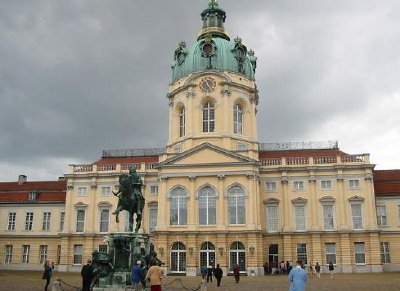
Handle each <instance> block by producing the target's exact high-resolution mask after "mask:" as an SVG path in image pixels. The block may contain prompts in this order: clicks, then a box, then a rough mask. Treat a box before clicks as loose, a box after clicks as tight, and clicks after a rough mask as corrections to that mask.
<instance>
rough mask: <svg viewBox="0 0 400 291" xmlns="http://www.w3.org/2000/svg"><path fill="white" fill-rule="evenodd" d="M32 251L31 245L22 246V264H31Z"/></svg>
mask: <svg viewBox="0 0 400 291" xmlns="http://www.w3.org/2000/svg"><path fill="white" fill-rule="evenodd" d="M30 250H31V246H30V245H23V246H22V263H23V264H28V263H29V252H30Z"/></svg>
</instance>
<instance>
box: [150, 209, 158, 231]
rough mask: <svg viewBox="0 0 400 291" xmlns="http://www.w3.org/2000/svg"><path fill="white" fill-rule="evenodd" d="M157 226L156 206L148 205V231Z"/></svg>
mask: <svg viewBox="0 0 400 291" xmlns="http://www.w3.org/2000/svg"><path fill="white" fill-rule="evenodd" d="M156 226H157V207H154V206H152V207H149V231H154V230H156Z"/></svg>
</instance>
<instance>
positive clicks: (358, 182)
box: [349, 179, 361, 189]
mask: <svg viewBox="0 0 400 291" xmlns="http://www.w3.org/2000/svg"><path fill="white" fill-rule="evenodd" d="M356 181H357V182H356ZM352 184H356V185H352ZM349 188H350V189H360V188H361V182H360V179H349Z"/></svg>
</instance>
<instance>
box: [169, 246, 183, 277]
mask: <svg viewBox="0 0 400 291" xmlns="http://www.w3.org/2000/svg"><path fill="white" fill-rule="evenodd" d="M185 272H186V246H185V245H184V244H183V243H181V242H176V243H174V244H173V245H172V248H171V273H185Z"/></svg>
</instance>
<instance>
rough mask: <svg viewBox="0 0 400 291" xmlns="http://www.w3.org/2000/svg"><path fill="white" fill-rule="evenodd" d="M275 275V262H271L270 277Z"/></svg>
mask: <svg viewBox="0 0 400 291" xmlns="http://www.w3.org/2000/svg"><path fill="white" fill-rule="evenodd" d="M275 274H276V262H275V261H272V263H271V275H275Z"/></svg>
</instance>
